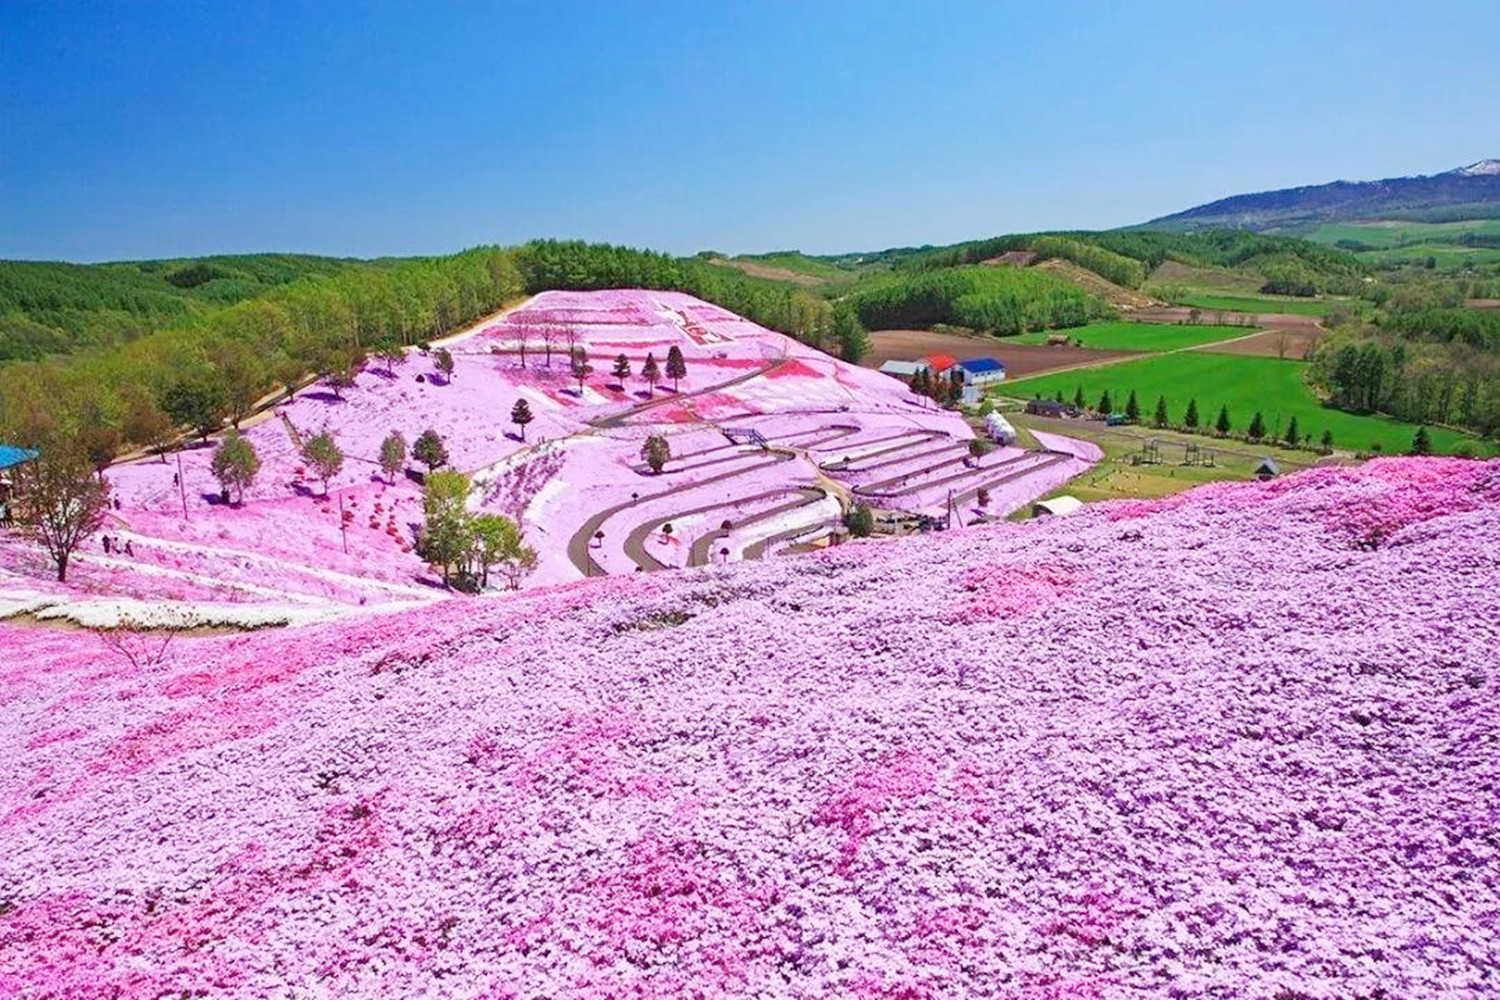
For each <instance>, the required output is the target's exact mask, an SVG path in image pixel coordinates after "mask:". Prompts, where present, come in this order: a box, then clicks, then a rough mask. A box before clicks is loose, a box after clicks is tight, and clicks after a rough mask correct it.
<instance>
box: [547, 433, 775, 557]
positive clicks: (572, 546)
mask: <svg viewBox="0 0 1500 1000" xmlns="http://www.w3.org/2000/svg"><path fill="white" fill-rule="evenodd" d="M770 453H771V454H772V455H773V456H775V457H774V458H772V459H771V461H768V462H756V463H754V464H751V465H747V466H745V467H744V468H742V469H735V470H734V471H733V472H725V473H722V474H720V475H717V476H711V477H709V478H708V479H700V480H698V481H697V482H692V483H684V484H682V485H681V486H674V487H672V488H671V489H666V490H662V491H660V492H658V493H653V494H651V495H650V496H644V497H640V498H639V499H636V500H626V501H625V502H623V503H617V504H615V505H614V506H613V507H606V508H605V509H604V510H601V511H599V512H598V513H597V514H595V515H594V516H593V517H591V518H589V519H588V520H587V521H585V522H583V525H582V526H581V527H579V529H578V530H577V531H575V532H574V533H573V537H572V538H570V539H568V558H569V559H570V560H572V562H573V565H574V566H576V567H578V571H579V572H580V573H582V574H583V575H584V576H607V575H608V574H607V573H606V572H605V570H604V567H602V566H600V565H599V564H598V563H597V562H595V561H594V556H593V554H592V553H591V552H590V551H589V546H590V545H592V544H593V541H594V536H595V535H596V534H597V533H598V532H599V529H600V528H602V527H604V523H605V522H606V521H608V520H609V519H610V518H612V517H614V516H615V515H616V514H618V513H620V512H621V511H625V510H629V509H630V508H631V507H637V506H639V505H641V504H643V503H649V502H651V501H652V500H660V499H662V498H664V497H669V496H673V495H674V494H677V493H687V492H689V491H691V490H698V489H702V488H703V487H705V486H712V485H714V484H715V483H722V482H724V481H725V480H726V479H734V478H735V477H737V476H743V475H747V474H749V473H751V472H757V471H759V470H761V469H766V468H770V467H771V466H773V465H780V464H781V463H782V462H790V461H792V460H793V459H795V458H796V457H797V453H796V452H795V451H788V450H786V449H782V448H773V449H771V450H770ZM719 506H723V505H722V504H719Z"/></svg>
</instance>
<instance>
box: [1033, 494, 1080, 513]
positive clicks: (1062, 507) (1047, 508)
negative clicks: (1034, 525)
mask: <svg viewBox="0 0 1500 1000" xmlns="http://www.w3.org/2000/svg"><path fill="white" fill-rule="evenodd" d="M1082 506H1083V501H1082V500H1080V499H1078V498H1077V497H1072V496H1061V497H1053V498H1052V499H1051V500H1038V501H1037V502H1036V503H1034V504H1032V505H1031V516H1032V517H1063V516H1065V515H1068V514H1071V513H1073V512H1074V511H1075V510H1077V509H1078V508H1080V507H1082Z"/></svg>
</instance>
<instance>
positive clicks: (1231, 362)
mask: <svg viewBox="0 0 1500 1000" xmlns="http://www.w3.org/2000/svg"><path fill="white" fill-rule="evenodd" d="M1306 368H1307V365H1306V363H1305V362H1302V361H1282V360H1280V359H1277V358H1259V357H1248V356H1243V355H1236V354H1215V353H1209V352H1199V351H1186V352H1183V353H1181V354H1172V355H1168V356H1165V357H1159V358H1142V359H1140V360H1138V361H1124V362H1120V363H1119V364H1112V365H1102V366H1100V367H1097V368H1086V369H1081V370H1077V371H1069V372H1059V373H1057V374H1055V375H1038V376H1036V377H1035V378H1029V379H1017V380H1016V381H1015V382H1007V383H1005V384H1004V386H1002V387H1000V388H999V390H998V392H999V393H1000V394H1003V395H1006V396H1013V397H1017V398H1021V399H1026V398H1031V397H1033V396H1044V397H1050V396H1052V395H1053V394H1054V393H1056V392H1058V391H1061V392H1062V393H1063V396H1064V397H1065V398H1067V399H1072V398H1073V393H1074V391H1075V390H1076V389H1077V388H1078V387H1079V386H1082V387H1083V394H1084V398H1085V399H1086V400H1087V402H1088V404H1089V405H1090V406H1093V405H1094V404H1095V402H1096V401H1097V400H1098V399H1099V396H1100V395H1101V394H1102V393H1103V392H1104V391H1105V390H1106V389H1107V390H1109V393H1110V395H1111V396H1112V397H1113V403H1114V407H1115V408H1116V409H1117V410H1122V409H1124V406H1125V400H1126V398H1127V397H1128V396H1129V395H1130V392H1131V391H1132V390H1134V391H1135V393H1136V396H1137V398H1138V399H1139V401H1140V406H1141V410H1142V412H1143V414H1144V415H1145V417H1147V418H1149V417H1150V416H1151V414H1152V412H1153V411H1154V409H1155V407H1156V399H1157V397H1158V396H1165V397H1166V400H1167V409H1168V412H1169V413H1170V415H1171V419H1172V421H1173V422H1174V423H1175V422H1179V421H1181V419H1182V414H1183V411H1184V410H1185V409H1186V408H1187V403H1188V399H1189V398H1196V399H1197V400H1198V413H1199V415H1200V417H1201V420H1202V425H1203V427H1204V428H1205V429H1207V428H1208V427H1209V426H1211V425H1212V424H1213V422H1214V419H1215V418H1216V417H1217V416H1218V413H1219V407H1220V406H1225V405H1227V406H1228V407H1229V417H1230V420H1231V421H1232V422H1233V427H1234V430H1235V431H1236V432H1243V431H1244V429H1245V428H1246V427H1247V426H1249V424H1250V418H1251V416H1252V415H1253V414H1254V413H1255V411H1257V410H1259V411H1260V413H1261V416H1262V417H1263V418H1264V420H1265V422H1266V427H1267V429H1268V430H1269V431H1270V432H1272V433H1275V432H1277V429H1278V428H1284V427H1285V426H1286V424H1287V422H1288V421H1289V420H1290V419H1291V418H1292V417H1293V416H1294V415H1295V416H1296V418H1297V424H1298V427H1299V429H1300V430H1301V432H1302V435H1303V436H1304V437H1308V436H1311V437H1312V438H1314V439H1317V438H1318V437H1320V436H1321V435H1322V433H1323V431H1324V430H1329V431H1332V432H1333V443H1334V447H1336V448H1343V449H1348V450H1351V451H1369V450H1373V449H1372V446H1373V445H1376V444H1379V445H1380V448H1381V450H1382V451H1383V452H1384V453H1386V454H1397V453H1405V452H1406V451H1407V449H1408V448H1410V446H1411V440H1412V435H1413V434H1415V433H1416V430H1417V428H1416V426H1415V425H1413V424H1407V423H1402V422H1400V421H1397V420H1392V419H1390V418H1388V417H1380V416H1361V415H1359V414H1354V413H1345V412H1343V411H1341V410H1334V409H1330V408H1327V407H1324V406H1323V405H1322V403H1321V402H1320V401H1319V400H1318V398H1317V397H1316V396H1315V395H1313V392H1312V390H1311V389H1310V388H1308V386H1307V384H1306V383H1305V382H1304V381H1303V379H1302V376H1303V373H1304V372H1305V371H1306ZM1428 433H1429V434H1430V435H1431V437H1432V444H1433V448H1434V449H1435V450H1436V451H1439V452H1450V453H1451V452H1452V451H1453V449H1454V448H1455V447H1457V446H1458V445H1459V444H1460V443H1468V444H1469V446H1470V447H1472V448H1473V449H1474V451H1475V454H1487V453H1488V452H1489V451H1491V450H1493V449H1492V448H1490V446H1488V445H1486V444H1485V443H1484V442H1482V441H1479V440H1477V439H1475V438H1472V437H1469V436H1467V435H1463V434H1459V433H1457V432H1454V431H1449V430H1444V429H1442V428H1429V429H1428Z"/></svg>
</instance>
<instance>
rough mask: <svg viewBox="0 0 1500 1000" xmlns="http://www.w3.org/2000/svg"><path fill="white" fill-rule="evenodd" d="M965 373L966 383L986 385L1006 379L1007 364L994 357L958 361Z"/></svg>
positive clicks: (959, 367)
mask: <svg viewBox="0 0 1500 1000" xmlns="http://www.w3.org/2000/svg"><path fill="white" fill-rule="evenodd" d="M958 369H959V371H961V372H963V373H964V385H972V386H986V385H990V384H992V383H995V382H1003V381H1004V380H1005V366H1004V365H1003V364H1001V363H1000V362H998V361H996V360H995V359H994V358H970V359H969V360H968V361H960V362H959V363H958Z"/></svg>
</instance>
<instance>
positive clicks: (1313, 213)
mask: <svg viewBox="0 0 1500 1000" xmlns="http://www.w3.org/2000/svg"><path fill="white" fill-rule="evenodd" d="M1496 217H1500V160H1480V161H1478V162H1477V163H1471V164H1469V165H1468V166H1466V167H1458V168H1456V169H1454V170H1448V171H1445V172H1443V173H1440V174H1433V175H1431V176H1420V177H1390V178H1387V179H1385V180H1379V181H1333V182H1332V183H1329V184H1314V185H1308V186H1305V187H1295V188H1283V189H1281V190H1278V191H1261V192H1258V193H1255V194H1240V195H1234V196H1232V197H1229V198H1221V199H1219V200H1218V201H1213V202H1209V203H1208V204H1206V205H1198V206H1196V207H1194V208H1189V209H1186V210H1185V211H1181V212H1175V213H1173V214H1171V215H1164V216H1162V217H1160V218H1157V219H1152V220H1151V221H1150V222H1147V223H1144V224H1143V225H1141V226H1140V227H1139V228H1142V229H1159V230H1166V231H1177V232H1191V231H1194V230H1200V229H1250V230H1254V231H1257V232H1285V233H1302V232H1307V231H1309V230H1311V229H1313V228H1315V227H1316V226H1317V225H1319V224H1320V223H1326V222H1355V221H1364V220H1372V219H1403V220H1407V221H1412V222H1454V221H1458V220H1462V219H1488V218H1496Z"/></svg>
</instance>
